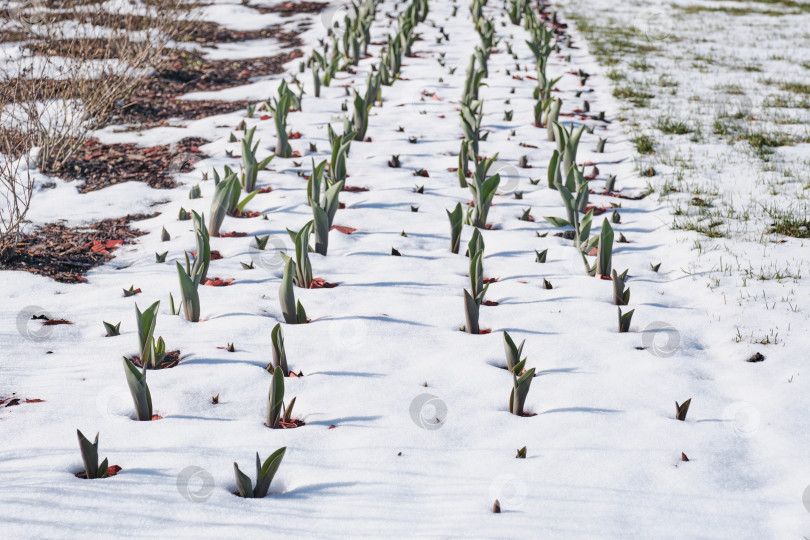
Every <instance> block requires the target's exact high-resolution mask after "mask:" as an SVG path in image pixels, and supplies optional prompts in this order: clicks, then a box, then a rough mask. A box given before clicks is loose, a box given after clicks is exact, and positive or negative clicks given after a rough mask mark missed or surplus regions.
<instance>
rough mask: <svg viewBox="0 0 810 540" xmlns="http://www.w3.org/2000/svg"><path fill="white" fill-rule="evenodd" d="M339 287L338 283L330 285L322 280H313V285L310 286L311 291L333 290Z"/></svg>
mask: <svg viewBox="0 0 810 540" xmlns="http://www.w3.org/2000/svg"><path fill="white" fill-rule="evenodd" d="M334 287H337V283H329V282H328V281H325V280H324V279H322V278H317V277H316V278H312V283H310V284H309V288H310V289H332V288H334Z"/></svg>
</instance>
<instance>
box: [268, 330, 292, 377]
mask: <svg viewBox="0 0 810 540" xmlns="http://www.w3.org/2000/svg"><path fill="white" fill-rule="evenodd" d="M270 339H271V341H272V343H273V365H274V366H275V367H277V368H281V371H282V372H283V373H284V376H285V377H287V376H288V375H289V374H290V370H289V369H288V368H287V352H286V350H285V349H284V332H283V331H282V330H281V323H276V325H275V326H274V327H273V330H272V331H271V332H270Z"/></svg>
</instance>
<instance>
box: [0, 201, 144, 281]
mask: <svg viewBox="0 0 810 540" xmlns="http://www.w3.org/2000/svg"><path fill="white" fill-rule="evenodd" d="M157 215H158V214H149V215H147V214H136V215H128V216H125V217H122V218H116V219H105V220H103V221H99V222H97V223H93V224H91V225H87V226H83V227H66V226H65V225H62V224H60V223H49V224H47V225H45V226H43V227H40V228H38V229H36V230H35V231H33V232H31V233H28V234H24V235H23V236H22V237H21V238H20V241H19V244H18V245H17V249H16V251H15V253H14V254H12V255H10V256H9V257H8V258H7V259H6V260H4V261H0V270H23V271H25V272H31V273H33V274H38V275H42V276H48V277H50V278H53V279H55V280H56V281H59V282H60V283H80V282H86V281H87V280H86V279H84V277H83V276H84V274H85V273H87V272H88V271H89V270H91V269H93V268H95V267H96V266H99V265H101V264H104V263H105V262H107V261H109V260H110V259H112V258H113V255H112V253H111V252H110V250H114V249H115V248H116V247H117V246H120V245H121V244H123V243H128V241H129V240H131V239H133V238H137V237H138V236H141V235H142V234H144V233H143V232H141V231H139V230H137V229H132V228H130V226H129V224H130V222H132V221H141V220H144V219H149V218H153V217H155V216H157ZM97 246H104V249H98V248H97ZM107 246H110V247H109V248H108V247H107Z"/></svg>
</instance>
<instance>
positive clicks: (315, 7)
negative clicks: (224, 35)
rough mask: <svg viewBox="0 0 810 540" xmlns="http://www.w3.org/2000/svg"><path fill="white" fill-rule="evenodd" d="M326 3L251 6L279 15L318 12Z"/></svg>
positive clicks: (286, 3)
mask: <svg viewBox="0 0 810 540" xmlns="http://www.w3.org/2000/svg"><path fill="white" fill-rule="evenodd" d="M327 5H328V3H327V2H280V3H278V4H276V5H274V6H251V5H249V4H248V7H250V8H251V9H255V10H256V11H258V12H259V13H262V14H264V13H278V14H280V15H286V16H290V15H296V14H298V13H320V12H321V11H322V10H323V8H325V7H326V6H327Z"/></svg>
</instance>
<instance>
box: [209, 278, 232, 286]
mask: <svg viewBox="0 0 810 540" xmlns="http://www.w3.org/2000/svg"><path fill="white" fill-rule="evenodd" d="M233 281H234V278H228V279H220V278H218V277H215V278H213V279H207V280H205V283H203V285H208V286H209V287H227V286H228V285H232V284H233Z"/></svg>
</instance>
